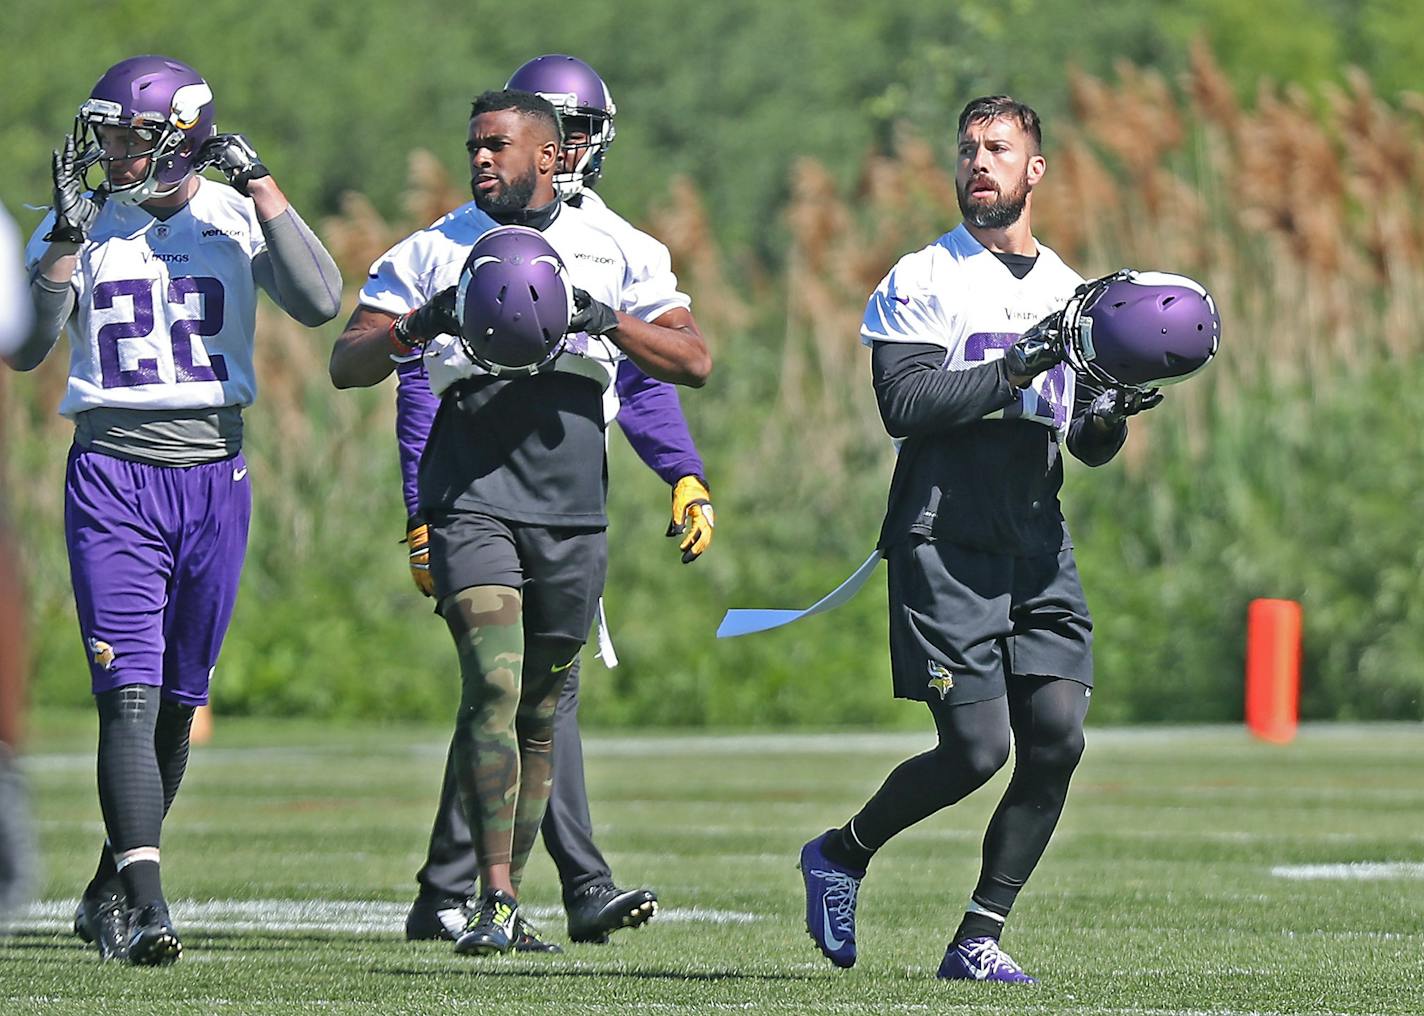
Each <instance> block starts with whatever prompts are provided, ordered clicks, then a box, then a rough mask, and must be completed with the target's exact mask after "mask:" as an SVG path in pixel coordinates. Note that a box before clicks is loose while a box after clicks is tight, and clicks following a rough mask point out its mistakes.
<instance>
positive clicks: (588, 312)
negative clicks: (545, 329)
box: [569, 286, 618, 335]
mask: <svg viewBox="0 0 1424 1016" xmlns="http://www.w3.org/2000/svg"><path fill="white" fill-rule="evenodd" d="M617 327H618V314H617V312H616V311H614V309H613V308H612V307H610V306H608V304H606V303H599V302H598V301H597V300H595V299H594V298H593V297H592V296H590V295H589V294H588V293H587V292H586V291H585V290H582V289H579V288H578V287H577V286H575V287H574V316H573V317H572V318H570V319H569V331H570V332H587V333H588V334H589V335H607V334H608V333H609V332H611V331H613V329H615V328H617Z"/></svg>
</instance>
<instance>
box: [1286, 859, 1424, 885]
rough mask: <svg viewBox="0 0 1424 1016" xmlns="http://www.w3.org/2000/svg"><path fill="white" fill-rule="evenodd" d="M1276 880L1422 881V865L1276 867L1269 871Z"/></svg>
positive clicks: (1375, 863)
mask: <svg viewBox="0 0 1424 1016" xmlns="http://www.w3.org/2000/svg"><path fill="white" fill-rule="evenodd" d="M1271 874H1272V875H1274V876H1275V877H1276V878H1289V879H1295V880H1297V881H1302V882H1383V881H1392V880H1400V879H1424V862H1419V861H1350V862H1348V863H1345V864H1278V865H1276V866H1275V867H1274V868H1272V869H1271Z"/></svg>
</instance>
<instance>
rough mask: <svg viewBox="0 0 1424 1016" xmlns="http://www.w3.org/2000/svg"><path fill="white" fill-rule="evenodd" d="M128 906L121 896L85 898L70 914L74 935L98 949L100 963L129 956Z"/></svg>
mask: <svg viewBox="0 0 1424 1016" xmlns="http://www.w3.org/2000/svg"><path fill="white" fill-rule="evenodd" d="M128 911H129V904H128V900H126V899H124V896H123V894H122V893H114V892H111V893H105V894H104V895H102V896H85V897H83V898H82V899H81V900H80V901H79V909H78V910H76V911H75V912H74V934H76V935H78V936H79V937H80V938H81V939H82V940H83V941H85V942H88V943H90V944H92V945H95V946H97V947H98V949H99V958H100V959H101V960H122V959H127V958H128V955H129V913H128Z"/></svg>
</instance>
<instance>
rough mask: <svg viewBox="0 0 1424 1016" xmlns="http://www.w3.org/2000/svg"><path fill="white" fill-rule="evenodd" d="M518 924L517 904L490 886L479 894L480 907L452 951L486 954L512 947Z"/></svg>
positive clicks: (506, 894) (507, 895)
mask: <svg viewBox="0 0 1424 1016" xmlns="http://www.w3.org/2000/svg"><path fill="white" fill-rule="evenodd" d="M518 924H519V904H518V903H517V902H516V901H515V899H514V897H513V896H511V895H509V893H507V892H505V891H503V890H502V889H491V890H489V892H487V893H485V894H484V895H483V896H481V897H480V907H479V909H478V910H477V911H476V912H475V916H474V917H472V918H470V923H469V924H468V925H466V926H465V930H464V931H463V932H462V933H461V934H460V937H459V938H457V939H456V940H455V951H456V952H457V953H459V954H460V955H462V956H489V955H491V954H494V953H507V952H509V951H510V950H511V949H513V948H514V939H515V936H516V928H517V926H518Z"/></svg>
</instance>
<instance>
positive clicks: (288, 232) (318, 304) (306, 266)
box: [252, 207, 341, 328]
mask: <svg viewBox="0 0 1424 1016" xmlns="http://www.w3.org/2000/svg"><path fill="white" fill-rule="evenodd" d="M262 236H263V238H264V239H266V241H267V249H266V250H265V251H262V252H261V253H260V254H258V255H257V256H256V257H255V258H253V259H252V277H253V278H254V279H256V280H257V284H258V285H259V286H261V287H262V288H263V289H265V290H266V291H267V295H268V296H270V297H271V298H272V299H273V300H274V301H276V303H277V306H279V307H281V308H282V309H283V310H284V311H286V312H287V313H288V314H289V315H291V316H292V317H293V318H295V319H296V320H297V321H299V322H301V323H302V324H304V325H306V326H307V327H308V328H315V327H316V326H317V325H321V324H325V323H326V322H328V321H330V320H331V319H332V318H334V317H336V315H337V313H338V312H340V310H341V272H340V271H339V270H338V269H337V267H336V262H335V261H333V260H332V259H331V254H329V253H328V252H327V249H326V248H325V247H323V246H322V244H321V241H320V240H318V239H317V237H316V234H315V233H313V232H312V231H311V228H310V227H309V226H308V225H307V224H306V223H305V222H303V221H302V218H301V216H300V215H298V214H297V213H296V210H295V209H293V208H291V207H288V208H287V210H286V211H284V212H283V213H282V214H281V215H279V216H277V217H276V218H275V219H270V220H268V221H266V222H264V223H262Z"/></svg>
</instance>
